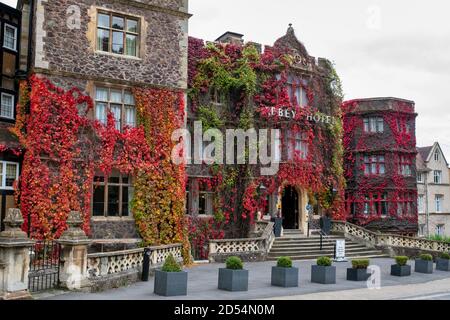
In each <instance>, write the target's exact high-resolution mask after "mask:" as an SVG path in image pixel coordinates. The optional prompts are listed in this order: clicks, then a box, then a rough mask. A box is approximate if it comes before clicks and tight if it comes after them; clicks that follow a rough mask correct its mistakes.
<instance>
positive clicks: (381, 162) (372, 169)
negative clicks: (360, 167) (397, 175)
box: [364, 155, 386, 175]
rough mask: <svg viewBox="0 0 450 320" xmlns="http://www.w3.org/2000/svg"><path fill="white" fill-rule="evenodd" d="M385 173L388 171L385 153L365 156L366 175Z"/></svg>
mask: <svg viewBox="0 0 450 320" xmlns="http://www.w3.org/2000/svg"><path fill="white" fill-rule="evenodd" d="M385 173H386V164H385V157H384V155H366V156H364V174H365V175H383V174H385Z"/></svg>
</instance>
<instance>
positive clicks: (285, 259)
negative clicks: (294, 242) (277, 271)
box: [277, 257, 292, 268]
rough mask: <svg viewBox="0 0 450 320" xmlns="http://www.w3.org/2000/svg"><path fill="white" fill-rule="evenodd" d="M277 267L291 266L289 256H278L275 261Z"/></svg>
mask: <svg viewBox="0 0 450 320" xmlns="http://www.w3.org/2000/svg"><path fill="white" fill-rule="evenodd" d="M277 267H278V268H292V259H291V258H289V257H280V258H278V261H277Z"/></svg>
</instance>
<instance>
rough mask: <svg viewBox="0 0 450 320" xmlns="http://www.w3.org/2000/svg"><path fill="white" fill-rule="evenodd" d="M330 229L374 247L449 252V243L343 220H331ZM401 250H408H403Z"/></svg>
mask: <svg viewBox="0 0 450 320" xmlns="http://www.w3.org/2000/svg"><path fill="white" fill-rule="evenodd" d="M332 231H333V232H336V233H341V234H344V235H345V236H348V237H353V238H356V239H358V240H362V241H364V242H366V244H368V245H371V246H374V247H379V248H380V247H385V248H400V249H413V250H420V251H426V252H449V251H450V244H449V243H445V242H440V241H433V240H428V239H423V238H413V237H406V236H401V235H393V234H382V233H376V232H372V231H369V230H367V229H365V228H363V227H360V226H357V225H354V224H351V223H348V222H345V221H333V226H332ZM403 252H408V251H407V250H403Z"/></svg>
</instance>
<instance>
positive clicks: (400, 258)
mask: <svg viewBox="0 0 450 320" xmlns="http://www.w3.org/2000/svg"><path fill="white" fill-rule="evenodd" d="M408 259H409V258H408V257H405V256H398V257H395V262H397V264H398V265H399V266H406V264H407V263H408Z"/></svg>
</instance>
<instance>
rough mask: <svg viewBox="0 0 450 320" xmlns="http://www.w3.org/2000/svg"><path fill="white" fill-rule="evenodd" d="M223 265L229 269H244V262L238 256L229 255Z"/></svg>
mask: <svg viewBox="0 0 450 320" xmlns="http://www.w3.org/2000/svg"><path fill="white" fill-rule="evenodd" d="M225 265H226V266H227V269H230V270H242V269H244V263H242V260H241V259H240V258H239V257H229V258H228V259H227V261H225Z"/></svg>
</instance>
